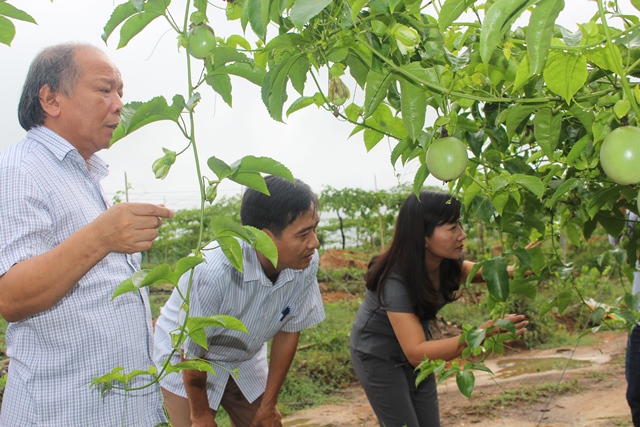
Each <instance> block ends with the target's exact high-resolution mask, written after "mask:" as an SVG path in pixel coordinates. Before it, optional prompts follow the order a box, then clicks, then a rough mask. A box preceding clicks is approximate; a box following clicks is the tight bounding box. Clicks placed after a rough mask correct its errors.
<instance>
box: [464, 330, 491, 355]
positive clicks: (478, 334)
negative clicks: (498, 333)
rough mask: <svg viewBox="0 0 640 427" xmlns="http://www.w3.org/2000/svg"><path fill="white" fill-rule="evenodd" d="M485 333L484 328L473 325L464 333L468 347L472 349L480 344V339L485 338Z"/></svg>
mask: <svg viewBox="0 0 640 427" xmlns="http://www.w3.org/2000/svg"><path fill="white" fill-rule="evenodd" d="M486 334H487V331H486V330H484V329H480V328H478V327H475V326H474V327H473V328H471V329H469V330H468V331H467V332H465V333H464V340H465V342H466V343H467V345H468V346H469V348H471V349H474V348H476V347H480V346H481V345H482V341H484V339H485V338H486Z"/></svg>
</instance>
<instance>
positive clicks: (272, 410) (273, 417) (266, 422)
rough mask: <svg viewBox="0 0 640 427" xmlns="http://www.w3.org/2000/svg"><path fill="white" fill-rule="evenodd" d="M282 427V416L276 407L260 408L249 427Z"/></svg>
mask: <svg viewBox="0 0 640 427" xmlns="http://www.w3.org/2000/svg"><path fill="white" fill-rule="evenodd" d="M281 426H282V414H280V411H278V408H277V407H276V406H262V405H260V407H259V408H258V411H257V412H256V414H255V415H254V416H253V420H251V425H250V427H281Z"/></svg>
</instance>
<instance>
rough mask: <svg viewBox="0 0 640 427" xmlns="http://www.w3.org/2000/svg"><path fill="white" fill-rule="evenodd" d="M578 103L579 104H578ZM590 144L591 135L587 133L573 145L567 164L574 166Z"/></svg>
mask: <svg viewBox="0 0 640 427" xmlns="http://www.w3.org/2000/svg"><path fill="white" fill-rule="evenodd" d="M576 105H577V104H576ZM587 145H589V135H588V134H587V135H585V136H583V137H582V138H580V139H579V140H578V141H577V142H576V143H575V144H573V147H571V151H569V154H567V165H568V166H573V164H574V163H575V162H576V160H578V159H579V158H580V156H581V155H582V154H583V153H584V150H585V148H587Z"/></svg>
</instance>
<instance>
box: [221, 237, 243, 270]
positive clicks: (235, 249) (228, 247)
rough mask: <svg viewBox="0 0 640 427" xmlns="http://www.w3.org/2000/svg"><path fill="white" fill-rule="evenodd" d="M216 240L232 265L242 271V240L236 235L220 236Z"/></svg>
mask: <svg viewBox="0 0 640 427" xmlns="http://www.w3.org/2000/svg"><path fill="white" fill-rule="evenodd" d="M216 241H217V242H218V244H219V245H220V249H222V252H223V253H224V255H225V256H226V257H227V259H228V260H229V262H230V263H231V265H233V266H234V267H235V269H236V270H238V271H239V272H241V273H242V246H240V242H238V240H237V239H236V238H235V237H225V236H223V237H218V238H217V239H216Z"/></svg>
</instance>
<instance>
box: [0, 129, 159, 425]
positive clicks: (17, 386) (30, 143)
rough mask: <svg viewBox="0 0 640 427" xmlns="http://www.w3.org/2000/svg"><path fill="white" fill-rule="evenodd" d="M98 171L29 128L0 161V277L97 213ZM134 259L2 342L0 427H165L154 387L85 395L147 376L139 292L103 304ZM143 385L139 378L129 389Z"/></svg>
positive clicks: (98, 272)
mask: <svg viewBox="0 0 640 427" xmlns="http://www.w3.org/2000/svg"><path fill="white" fill-rule="evenodd" d="M107 173H108V169H107V165H106V164H105V163H104V162H103V161H102V160H101V159H100V158H98V157H97V156H95V155H94V156H92V157H91V158H89V160H88V161H85V159H84V158H83V157H82V156H81V155H80V154H79V153H78V151H77V150H76V149H75V148H74V147H73V146H72V145H71V144H69V142H67V141H66V140H65V139H63V138H61V137H60V136H59V135H57V134H56V133H55V132H53V131H51V130H50V129H48V128H46V127H38V128H35V129H32V130H30V131H29V132H28V133H27V137H26V139H24V140H22V141H21V142H19V143H18V144H16V145H13V146H11V147H10V148H8V149H6V150H5V151H4V152H3V153H2V154H1V155H0V218H1V221H2V225H1V226H0V275H2V274H4V273H6V272H7V270H9V269H10V268H11V267H12V266H13V265H14V264H16V263H18V262H20V261H24V260H27V259H30V258H33V257H35V256H37V255H40V254H42V253H45V252H47V251H49V250H51V249H53V248H54V247H55V246H57V245H58V244H60V243H61V242H63V241H64V240H65V239H67V238H68V237H69V236H70V235H71V234H72V233H73V232H75V231H76V230H78V229H79V228H81V227H82V226H84V225H86V224H88V223H89V222H91V221H93V220H94V219H95V218H96V217H97V216H98V215H100V214H101V213H102V212H104V211H105V210H106V209H107V207H108V206H109V202H108V201H107V200H106V198H105V197H104V194H103V191H102V188H101V186H100V180H101V179H102V178H103V177H105V176H106V175H107ZM139 263H140V254H136V255H135V256H131V255H125V254H116V253H112V254H110V255H108V256H107V257H106V258H104V259H103V260H102V261H100V262H99V263H98V264H97V265H96V266H95V267H94V268H92V269H91V270H90V271H89V272H88V273H87V274H86V275H85V276H84V277H83V278H82V279H80V281H79V282H78V283H77V284H76V285H74V286H73V287H72V288H71V290H70V291H69V292H68V293H67V295H65V296H64V297H63V298H62V300H60V301H59V302H58V303H57V304H55V305H54V306H53V307H51V308H49V309H47V310H45V311H43V312H41V313H38V314H35V315H33V316H31V317H28V318H26V319H24V320H21V321H19V322H15V323H9V325H8V326H7V332H6V343H7V355H8V356H9V357H10V358H11V362H10V364H9V375H8V381H7V385H6V388H5V392H4V397H3V402H2V411H1V412H0V426H4V427H16V426H32V425H34V426H48V427H49V426H65V427H66V426H127V427H131V426H133V427H139V426H141V427H142V426H144V427H147V426H154V425H156V424H158V423H160V422H162V421H164V420H165V418H164V415H163V412H162V400H161V397H160V394H159V391H158V389H157V387H149V388H146V389H143V390H141V391H136V392H128V393H127V394H126V396H125V393H124V392H122V391H116V390H113V391H108V392H107V393H106V394H105V395H104V396H101V394H100V391H99V389H97V388H95V387H93V388H90V387H89V385H90V383H91V381H92V379H93V378H95V377H97V376H101V375H104V374H106V373H109V372H110V371H111V370H113V369H114V368H117V367H123V368H124V371H125V372H129V371H131V370H134V369H142V370H147V369H148V368H149V366H151V365H152V364H153V362H152V359H151V349H152V342H151V340H152V339H153V336H152V325H151V313H150V309H149V300H148V295H147V291H144V292H141V294H140V295H136V294H134V293H128V294H125V295H121V296H119V297H117V298H116V299H115V300H114V301H110V299H111V295H112V293H113V291H114V289H115V288H116V287H117V286H118V285H119V284H120V283H121V282H122V281H123V280H125V279H126V278H128V277H130V276H131V274H133V273H134V272H135V271H136V270H137V269H138V268H139ZM141 382H148V377H147V378H140V381H138V382H136V383H135V384H136V385H140V383H141Z"/></svg>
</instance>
